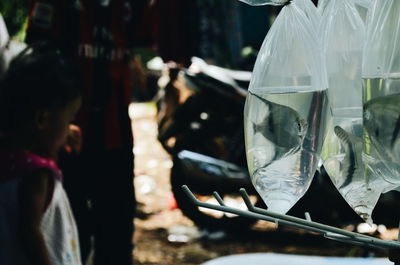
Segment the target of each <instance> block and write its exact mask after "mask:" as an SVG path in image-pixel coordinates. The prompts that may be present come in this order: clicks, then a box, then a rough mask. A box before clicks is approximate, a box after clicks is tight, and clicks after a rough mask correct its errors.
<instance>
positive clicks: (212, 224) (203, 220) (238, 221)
mask: <svg viewBox="0 0 400 265" xmlns="http://www.w3.org/2000/svg"><path fill="white" fill-rule="evenodd" d="M174 160H175V161H174V166H173V167H172V170H171V179H170V181H171V189H172V192H173V194H174V197H175V200H176V202H177V205H178V207H179V209H180V210H181V212H182V213H183V214H184V215H185V216H186V217H188V218H189V219H191V220H192V221H193V222H194V223H195V224H196V225H197V226H198V227H199V228H204V229H208V230H211V231H213V230H214V231H215V230H226V231H233V232H238V231H239V232H240V231H241V230H245V229H246V228H249V227H250V226H252V225H253V224H254V223H255V222H257V219H254V218H247V217H243V216H237V215H234V216H232V215H229V216H228V215H226V214H223V215H222V217H217V216H215V215H212V214H208V213H206V212H205V211H202V210H200V209H199V207H197V206H196V205H194V204H193V203H192V202H191V201H190V200H189V198H188V197H187V195H186V194H185V193H184V192H183V190H182V185H188V181H186V180H187V176H185V175H184V174H183V172H182V170H181V168H180V166H179V161H176V159H174ZM189 188H191V187H190V185H189ZM238 190H239V188H238ZM192 192H193V194H194V195H195V196H196V197H197V198H202V197H203V196H200V195H199V194H196V192H195V191H193V190H192ZM212 192H213V191H212V190H211V191H210V193H212ZM201 195H204V194H201ZM204 197H210V198H211V197H212V195H211V194H210V196H204ZM255 205H256V206H259V207H262V206H261V205H264V203H263V202H262V200H261V198H260V197H258V196H257V199H256V202H255Z"/></svg>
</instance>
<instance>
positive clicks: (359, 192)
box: [320, 0, 381, 223]
mask: <svg viewBox="0 0 400 265" xmlns="http://www.w3.org/2000/svg"><path fill="white" fill-rule="evenodd" d="M326 3H327V5H326V7H325V11H324V14H323V17H322V23H321V28H320V35H321V36H322V45H323V54H324V55H325V61H326V70H327V74H328V83H329V88H328V99H329V104H330V108H331V114H332V118H331V119H330V121H329V123H328V126H327V135H326V138H325V142H324V146H323V151H322V155H321V156H322V159H323V161H324V162H323V164H324V167H325V169H326V172H327V173H328V175H329V177H330V178H331V180H332V182H333V184H334V185H335V187H336V188H337V189H338V190H339V192H340V194H341V195H342V196H343V198H344V199H345V200H346V201H347V203H348V204H349V205H350V206H351V208H352V209H353V210H354V211H355V212H356V213H357V214H358V215H360V217H361V218H363V219H364V220H365V221H366V222H368V223H372V219H371V214H372V210H373V208H374V207H375V205H376V203H377V201H378V199H379V196H380V193H381V192H380V191H376V190H370V189H369V188H368V182H367V180H366V178H365V176H364V168H363V163H362V149H363V145H362V133H363V129H362V80H361V68H362V47H363V44H364V40H365V26H364V22H363V21H362V19H361V17H360V15H359V13H358V11H357V9H356V7H355V5H354V1H353V0H329V1H327V2H326Z"/></svg>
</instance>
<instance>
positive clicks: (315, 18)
mask: <svg viewBox="0 0 400 265" xmlns="http://www.w3.org/2000/svg"><path fill="white" fill-rule="evenodd" d="M294 1H295V2H296V4H297V5H298V6H299V7H300V8H301V10H303V12H304V13H305V15H306V16H307V18H308V19H309V20H310V21H311V24H312V25H313V26H314V27H315V29H316V30H317V28H318V27H319V24H320V22H321V14H320V13H319V12H318V9H317V7H316V6H315V5H314V3H313V2H311V0H294Z"/></svg>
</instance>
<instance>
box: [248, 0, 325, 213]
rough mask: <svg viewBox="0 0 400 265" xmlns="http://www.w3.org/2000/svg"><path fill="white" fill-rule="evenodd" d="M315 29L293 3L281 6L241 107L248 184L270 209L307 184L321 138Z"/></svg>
mask: <svg viewBox="0 0 400 265" xmlns="http://www.w3.org/2000/svg"><path fill="white" fill-rule="evenodd" d="M318 43H319V42H318V40H317V37H316V31H315V30H314V26H313V25H312V23H311V22H310V20H309V19H308V18H307V16H306V15H305V13H304V11H303V10H302V9H301V8H300V6H299V3H298V2H297V1H293V2H292V3H291V4H289V5H286V6H285V7H283V8H282V10H281V12H280V14H279V15H278V17H277V18H276V20H275V22H274V24H273V25H272V27H271V29H270V30H269V32H268V34H267V36H266V38H265V40H264V43H263V45H262V47H261V49H260V52H259V55H258V57H257V60H256V63H255V67H254V70H253V75H252V80H251V82H250V86H249V93H248V96H247V100H246V105H245V111H244V112H245V113H244V117H245V143H246V155H247V164H248V168H249V172H250V176H251V179H252V182H253V184H254V186H255V188H256V190H257V191H258V193H259V194H260V195H261V197H262V198H263V200H264V202H265V203H266V204H267V206H268V209H269V210H271V211H274V212H279V213H286V212H287V211H288V210H289V209H290V208H291V207H292V206H293V205H294V204H295V203H296V202H297V201H298V200H299V199H300V198H301V197H302V196H303V195H304V194H305V192H306V191H307V189H308V188H309V186H310V184H311V181H312V178H313V176H314V173H315V171H316V168H317V166H318V161H319V159H320V151H321V147H322V141H323V137H324V127H325V118H326V100H327V97H326V88H327V80H326V72H325V67H324V64H323V63H322V56H321V52H320V49H319V47H318Z"/></svg>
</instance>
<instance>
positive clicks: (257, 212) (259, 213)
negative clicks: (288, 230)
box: [182, 185, 400, 249]
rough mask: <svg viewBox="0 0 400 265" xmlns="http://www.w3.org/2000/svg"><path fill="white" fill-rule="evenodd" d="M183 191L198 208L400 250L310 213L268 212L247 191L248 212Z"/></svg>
mask: <svg viewBox="0 0 400 265" xmlns="http://www.w3.org/2000/svg"><path fill="white" fill-rule="evenodd" d="M182 189H183V191H184V192H185V194H186V195H187V196H188V198H189V199H190V200H191V201H192V202H193V203H194V204H195V205H197V206H199V207H204V208H209V209H213V210H217V211H222V212H226V213H231V214H236V215H240V216H244V217H249V218H255V219H259V220H264V221H268V222H274V223H276V224H278V225H286V226H290V227H294V228H297V229H303V230H307V231H311V232H315V233H318V234H321V235H323V236H324V237H325V238H328V239H332V240H336V241H340V242H344V243H350V244H353V245H360V246H365V247H372V248H378V249H394V248H396V249H400V242H399V241H394V240H382V239H378V238H375V237H371V236H367V235H363V234H360V233H355V232H351V231H347V230H343V229H340V228H337V227H333V226H329V225H325V224H321V223H317V222H314V221H312V220H311V217H310V215H309V214H308V213H306V214H305V219H302V218H298V217H294V216H290V215H284V214H278V213H274V212H271V211H267V210H265V209H262V208H259V207H255V206H254V205H253V204H252V203H251V201H250V198H249V196H248V194H247V192H246V190H245V189H243V188H242V189H240V194H241V196H242V198H243V201H244V202H245V204H246V206H247V210H240V209H237V208H233V207H229V206H226V204H225V202H224V201H223V200H222V198H221V196H220V195H219V194H218V193H217V192H214V194H213V195H214V197H215V199H216V200H217V201H218V203H219V205H217V204H210V203H205V202H202V201H199V200H198V199H196V197H195V196H194V195H193V193H192V192H191V191H190V189H189V188H188V187H187V186H186V185H183V186H182Z"/></svg>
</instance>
